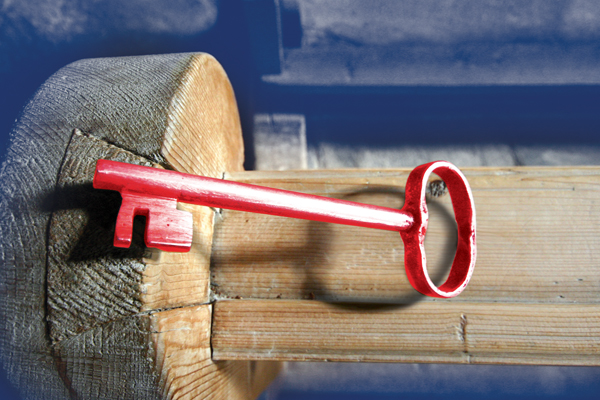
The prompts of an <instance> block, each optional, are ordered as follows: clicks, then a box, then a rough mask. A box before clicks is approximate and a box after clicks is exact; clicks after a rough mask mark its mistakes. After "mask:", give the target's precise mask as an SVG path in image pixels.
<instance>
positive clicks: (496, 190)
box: [211, 167, 600, 304]
mask: <svg viewBox="0 0 600 400" xmlns="http://www.w3.org/2000/svg"><path fill="white" fill-rule="evenodd" d="M464 172H465V175H466V176H467V178H468V180H469V182H470V184H471V187H472V189H473V195H474V198H475V205H476V209H477V227H478V229H477V234H478V237H477V245H478V257H477V265H476V268H475V272H474V274H473V278H472V280H471V283H470V284H469V286H468V287H467V289H466V290H465V291H464V292H463V293H462V294H461V295H460V296H459V297H457V298H455V299H452V300H451V301H453V302H511V303H512V302H524V303H544V304H547V303H555V304H570V303H579V304H598V303H599V302H600V291H598V290H597V288H598V284H599V283H600V274H599V273H598V271H597V266H598V264H599V263H600V251H599V245H598V240H597V238H598V237H600V212H599V211H598V203H599V201H600V200H599V194H600V169H598V168H597V167H589V168H588V167H582V168H529V167H527V168H525V167H520V168H476V169H464ZM407 174H408V170H381V171H362V170H360V171H356V170H355V171H295V172H252V173H235V174H230V175H229V176H228V179H233V180H239V181H243V182H250V183H256V184H261V185H266V186H273V187H279V188H284V189H290V190H298V191H303V192H307V193H314V194H319V195H326V196H332V197H337V198H344V199H349V200H356V201H362V202H365V203H372V204H378V205H383V206H389V207H400V206H401V205H402V204H403V196H402V188H403V187H404V184H405V181H406V177H407ZM449 200H450V199H449V196H448V195H447V194H442V195H441V196H439V197H435V198H431V199H429V200H428V202H429V205H430V207H429V208H430V212H431V219H430V225H429V230H428V232H427V237H426V251H427V257H428V266H429V272H430V275H431V276H432V278H433V280H434V282H437V283H438V284H439V283H441V282H442V281H443V280H444V278H445V275H446V273H447V271H448V269H449V266H450V263H451V260H452V257H453V252H454V246H455V242H454V240H455V239H454V238H455V229H456V228H455V226H454V222H453V217H452V212H451V207H450V203H449ZM211 284H212V285H213V286H212V289H213V292H214V293H215V295H216V296H217V298H220V299H223V298H236V297H242V298H253V299H276V298H282V299H309V298H316V299H318V300H324V301H335V302H368V303H404V304H408V303H412V302H415V301H432V299H429V298H427V299H423V298H422V296H420V295H419V294H418V293H416V292H415V291H414V290H413V289H412V288H411V286H410V284H409V283H408V281H407V279H406V275H405V272H404V268H403V246H402V242H401V240H400V237H399V235H398V234H396V233H394V232H384V231H377V230H370V229H365V228H354V227H347V226H340V225H333V224H324V223H317V222H310V221H301V220H292V219H287V218H282V217H272V216H265V215H259V214H249V213H241V212H235V211H227V210H223V211H222V212H221V213H220V214H219V217H218V218H217V224H216V227H215V237H214V243H213V254H212V258H211Z"/></svg>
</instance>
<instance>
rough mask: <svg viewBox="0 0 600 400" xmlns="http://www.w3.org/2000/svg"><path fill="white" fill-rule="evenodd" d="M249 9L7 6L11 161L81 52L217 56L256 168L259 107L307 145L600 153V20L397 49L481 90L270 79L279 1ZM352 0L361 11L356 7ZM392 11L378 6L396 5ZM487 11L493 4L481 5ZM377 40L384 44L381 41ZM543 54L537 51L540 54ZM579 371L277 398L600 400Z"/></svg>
mask: <svg viewBox="0 0 600 400" xmlns="http://www.w3.org/2000/svg"><path fill="white" fill-rule="evenodd" d="M244 3H245V4H244ZM250 3H257V4H258V3H269V2H268V1H259V0H255V1H246V2H244V1H242V0H222V1H220V2H217V3H215V4H216V7H217V8H216V11H217V13H216V14H215V16H214V18H212V19H211V18H210V17H207V18H205V19H204V20H203V19H201V18H200V19H197V20H195V21H196V22H195V23H190V24H186V23H181V24H180V23H174V22H173V21H175V22H177V21H186V20H187V19H194V18H195V15H198V14H201V13H203V12H207V11H206V10H207V9H206V8H203V7H204V6H202V4H204V3H202V2H185V1H173V2H166V1H165V2H160V1H146V2H145V1H141V0H135V1H133V0H132V1H131V4H130V5H129V7H126V6H124V5H122V4H120V3H119V2H118V1H116V0H115V1H112V0H109V1H104V2H100V3H96V2H86V1H65V2H61V1H58V0H40V1H32V0H22V1H21V2H8V1H5V2H4V5H3V6H2V8H1V9H0V93H1V94H2V95H1V96H0V148H1V149H2V152H1V153H2V154H4V153H5V149H6V147H7V146H8V142H9V132H10V130H11V127H12V124H13V123H14V121H15V120H16V119H17V118H18V116H19V113H20V111H21V109H22V108H23V107H24V105H25V104H26V102H27V100H28V99H29V98H30V97H31V96H32V95H33V93H34V92H35V90H36V89H37V88H38V87H39V86H40V85H41V84H42V83H43V82H44V81H45V80H46V79H47V78H48V77H49V76H50V75H51V74H53V73H54V72H55V71H56V70H58V69H59V68H61V67H63V66H64V65H66V64H68V63H70V62H72V61H75V60H79V59H82V58H91V57H115V56H126V55H142V54H158V53H176V52H190V51H203V52H208V53H211V54H213V55H214V56H215V57H216V58H217V59H218V60H219V61H220V62H221V64H222V65H223V66H224V68H225V70H226V71H227V73H228V75H229V77H230V80H231V82H232V85H233V87H234V89H235V91H236V96H237V100H238V105H239V109H240V115H241V119H242V127H243V130H244V135H245V139H246V148H247V150H248V151H247V161H246V168H247V169H252V168H253V163H254V160H253V155H252V151H251V149H252V143H251V140H249V139H250V135H251V132H252V120H253V115H254V114H256V113H297V114H303V115H305V117H306V124H307V140H308V143H309V145H310V146H318V145H319V143H333V144H336V143H337V144H344V145H352V146H375V147H385V146H398V145H402V144H415V145H420V146H428V145H463V144H499V145H508V146H519V145H554V146H573V145H574V146H586V147H588V148H597V147H598V146H599V145H600V140H599V137H598V132H599V131H600V113H599V112H598V106H599V104H600V102H599V100H600V86H599V85H598V83H599V82H600V41H599V38H600V33H599V32H600V29H598V27H597V26H596V25H593V24H592V25H590V26H591V28H589V27H586V26H582V28H581V32H579V34H562V33H561V31H560V29H559V28H557V27H556V29H554V27H553V26H552V24H550V27H549V28H547V27H546V28H544V29H542V28H540V29H529V30H527V29H525V30H518V29H517V30H516V31H510V30H509V31H502V30H501V31H500V33H499V34H497V35H494V34H490V33H489V32H488V31H485V30H483V29H481V28H477V26H475V27H474V28H472V30H471V31H470V32H469V35H468V36H467V37H464V36H460V32H459V31H453V30H450V31H449V35H450V36H452V35H453V34H454V35H456V38H455V40H454V41H452V40H450V41H446V42H444V41H443V40H442V41H440V40H438V39H435V38H434V39H430V38H428V37H427V34H424V35H422V36H418V35H417V36H415V37H409V38H408V39H406V40H404V42H403V43H402V45H394V46H400V47H397V48H398V49H400V50H402V51H407V52H411V54H413V56H414V58H413V61H412V62H413V66H414V65H416V66H417V67H419V66H421V67H422V68H423V71H427V68H429V67H431V66H432V65H433V66H434V67H436V66H437V68H438V69H437V70H444V66H445V65H458V64H460V65H464V64H470V65H477V66H479V67H481V70H482V71H483V72H481V73H480V74H479V75H478V77H477V79H476V81H473V82H469V81H468V77H467V78H465V76H464V74H463V73H462V72H461V71H464V70H457V72H452V71H451V72H449V74H450V75H448V76H449V78H448V79H450V80H452V79H454V81H455V82H457V83H455V84H447V83H444V82H442V81H440V80H439V79H437V77H436V76H431V78H430V80H429V81H428V79H429V78H427V73H426V72H423V74H422V75H419V76H416V77H413V78H406V81H405V82H404V84H390V85H385V84H380V85H351V86H346V85H342V84H333V85H326V84H322V83H321V84H313V85H310V84H308V85H307V84H301V83H288V84H284V85H282V84H276V83H273V82H270V81H268V80H265V79H262V77H263V76H264V75H269V74H273V73H275V74H276V73H277V71H276V69H277V65H275V66H273V63H274V64H277V60H275V61H274V60H273V55H272V52H271V53H269V51H268V43H266V44H265V46H264V48H263V46H261V45H260V44H261V43H262V42H261V40H262V39H261V37H264V38H266V39H265V40H266V41H268V40H269V38H270V36H269V31H268V28H269V26H270V25H269V24H271V22H270V16H269V14H268V5H267V6H265V7H266V8H265V10H267V11H264V10H262V9H261V6H260V4H259V6H256V5H255V4H250ZM351 3H353V4H354V5H355V6H357V4H358V3H357V2H351ZM385 3H386V2H385V1H383V2H374V3H369V4H379V6H381V7H385ZM406 3H407V4H409V3H410V5H411V7H413V9H416V10H417V11H419V12H420V15H421V16H422V15H425V17H424V21H425V22H424V23H423V24H424V25H425V28H427V24H428V22H427V21H428V19H427V13H428V12H430V11H429V10H428V9H426V6H425V5H423V6H420V5H419V3H418V2H416V3H415V2H411V1H407V2H406ZM425 3H428V2H424V3H423V4H425ZM429 3H431V2H429ZM456 3H457V4H458V5H464V4H467V5H468V6H469V7H470V8H468V9H467V10H466V11H465V13H464V14H461V15H462V16H463V17H462V18H463V20H458V21H455V23H456V24H462V23H467V22H468V20H469V18H470V16H469V12H470V13H472V14H473V15H483V14H485V13H486V12H487V11H486V10H484V7H485V6H484V5H478V4H479V3H477V2H469V1H463V2H456ZM488 3H491V2H489V1H485V2H481V4H488ZM497 3H499V4H500V6H501V7H500V11H499V12H500V13H502V12H504V11H503V10H505V11H506V12H509V11H510V10H511V7H513V8H514V7H517V13H518V12H520V11H519V8H518V6H515V4H518V3H519V2H511V1H505V2H497ZM538 3H539V2H538ZM575 3H577V4H578V7H580V8H581V10H582V12H583V13H585V12H588V14H589V13H591V14H593V15H596V14H594V13H597V11H598V10H597V9H596V8H594V7H595V6H594V2H586V1H580V2H576V1H567V0H565V1H547V2H545V3H544V4H547V5H541V6H538V8H541V9H543V8H544V7H547V8H549V9H550V8H556V7H558V8H560V7H569V6H573V4H575ZM205 4H208V6H207V7H208V10H209V11H210V10H211V8H210V6H211V4H213V2H211V1H207V2H205ZM458 5H457V6H458ZM281 6H282V9H284V11H285V9H286V7H288V11H289V12H287V13H284V14H282V15H283V19H282V27H283V32H282V34H281V35H282V40H283V46H284V48H287V49H294V48H299V47H300V46H301V43H303V40H304V39H303V35H304V33H303V31H302V29H301V26H300V23H299V20H298V18H299V17H298V15H297V14H295V13H294V12H293V11H294V2H293V1H283V0H282V1H281ZM357 7H359V9H358V10H357V12H358V13H360V12H363V11H365V10H361V9H360V6H357ZM362 7H363V8H364V7H365V6H362ZM502 7H504V8H505V9H504V8H502ZM257 10H258V11H257ZM290 10H291V11H290ZM538 11H539V10H538ZM550 11H552V12H554V11H553V10H550ZM556 12H557V13H558V12H560V10H559V11H556ZM167 14H168V15H167ZM165 15H167V17H168V18H167V17H165ZM520 17H521V18H523V19H525V20H526V21H527V20H528V18H529V20H534V19H535V18H536V15H534V14H532V15H530V16H527V15H520ZM78 18H79V19H81V18H83V19H84V21H83V22H81V23H79V24H77V23H75V22H77V19H78ZM160 18H163V20H164V22H165V23H164V24H162V25H161V24H157V25H153V24H152V23H145V22H144V21H153V20H155V19H159V20H160ZM73 21H75V22H73ZM492 22H493V21H492ZM592 22H593V21H592ZM557 24H558V22H557ZM533 25H535V24H533ZM261 26H264V27H265V32H266V33H265V32H260V29H259V28H260V27H261ZM257 27H259V28H257ZM437 27H438V25H436V24H435V22H431V26H430V28H431V29H430V30H429V31H435V30H436V29H437ZM478 29H480V30H481V32H480V31H478ZM586 29H587V30H586ZM261 35H262V36H261ZM319 40H321V41H326V42H327V43H328V46H331V47H335V46H341V47H343V48H352V49H358V50H356V51H358V52H360V51H361V50H360V48H361V46H362V47H364V46H367V44H365V43H364V42H361V41H360V40H357V39H356V38H354V36H353V35H352V34H348V35H346V36H343V35H342V36H340V34H339V32H335V31H332V32H330V35H329V36H328V37H326V38H320V39H319ZM436 40H437V41H436ZM257 44H258V47H257ZM374 46H375V47H377V46H380V47H381V46H383V45H382V44H381V43H375V44H374ZM440 46H446V47H447V48H450V49H451V51H449V52H448V53H445V54H444V55H443V56H441V55H440V56H439V57H438V56H427V57H426V56H424V54H435V53H436V51H437V50H436V49H439V48H440ZM383 47H385V46H383ZM392 47H393V46H392ZM446 47H445V48H446ZM265 48H267V49H266V50H265ZM517 48H526V49H528V52H527V54H525V55H522V54H521V55H519V54H520V53H518V52H517V53H518V54H517V53H514V52H513V53H511V50H510V49H517ZM428 49H429V50H428ZM263 51H264V52H265V54H263V53H262V52H263ZM352 51H355V50H352ZM499 52H500V53H502V52H504V53H503V54H508V55H507V56H505V57H506V60H508V61H506V63H508V64H510V65H511V66H512V67H514V68H516V70H518V71H525V72H527V71H529V72H531V70H532V69H535V68H536V65H537V66H539V62H541V61H543V62H545V63H547V64H548V65H552V64H556V65H562V64H561V63H563V64H564V60H566V59H567V60H570V62H571V63H572V65H576V66H577V65H583V66H586V69H584V70H583V71H584V72H581V70H577V71H579V72H577V74H579V75H576V74H575V72H574V75H569V74H568V63H567V64H566V65H567V67H562V69H561V70H560V71H562V72H561V73H558V75H556V76H559V77H558V78H556V76H555V77H554V78H552V77H550V78H548V81H547V82H544V81H543V79H541V80H539V79H538V80H536V79H534V80H532V81H530V82H528V81H527V78H523V79H513V80H512V81H511V80H510V79H509V80H508V81H505V80H501V79H499V78H498V74H497V72H498V68H501V67H502V62H503V61H502V60H499V59H498V57H497V56H496V54H498V53H499ZM515 54H516V55H515ZM536 54H537V55H539V57H538V58H536V56H535V55H536ZM540 54H541V55H540ZM380 60H381V62H382V63H385V62H386V60H385V59H380ZM540 60H541V61H540ZM374 62H376V61H374ZM307 65H309V64H307ZM309 66H310V65H309ZM515 66H516V67H515ZM375 67H377V66H376V65H375ZM559 69H560V68H559ZM434 70H435V68H434ZM486 71H487V72H486ZM565 71H566V72H565ZM453 74H454V75H453ZM561 74H562V75H561ZM581 74H583V75H581ZM533 75H534V76H535V74H533ZM525 76H531V75H527V74H525ZM513 78H514V76H513ZM517 78H518V77H517ZM465 79H467V81H465ZM507 82H508V83H507ZM449 368H450V367H449ZM473 368H477V367H473ZM497 368H498V370H497V371H498V373H499V375H501V376H502V374H505V373H506V371H507V369H510V368H512V370H511V371H517V372H514V374H517V375H521V376H527V374H532V376H533V375H535V374H539V373H540V371H542V370H543V368H537V369H531V368H529V367H507V366H498V367H497ZM515 368H520V369H515ZM465 371H466V372H468V371H469V370H465ZM574 371H575V372H574ZM576 371H582V373H583V372H584V374H585V375H586V376H587V378H586V379H585V380H583V381H577V380H572V379H563V380H562V381H561V382H562V383H561V385H559V388H558V389H557V390H555V391H553V392H552V394H548V393H546V392H545V393H544V394H540V395H538V394H536V387H537V386H536V385H537V384H536V385H532V386H531V387H530V388H527V385H524V386H523V388H522V389H519V390H521V391H520V392H519V393H514V390H512V389H511V383H510V382H499V381H494V382H492V384H489V382H487V383H488V385H487V386H486V387H487V389H482V390H480V391H475V392H474V391H472V390H468V389H465V388H464V387H462V386H460V385H455V386H452V385H449V386H448V385H447V386H446V387H445V392H444V393H443V394H439V395H435V394H432V393H429V392H426V391H420V392H410V391H407V392H404V391H402V390H401V389H396V390H395V391H394V390H392V389H389V391H388V392H383V391H377V390H376V389H373V387H372V386H369V385H368V384H365V385H364V387H365V388H370V389H369V391H361V390H360V389H352V391H349V390H346V389H344V388H343V387H341V388H335V391H326V390H325V389H322V388H321V389H318V390H316V389H305V390H302V389H299V388H298V387H293V386H291V387H290V386H286V385H285V383H283V384H282V385H281V388H280V390H278V391H277V390H273V391H272V393H271V397H270V398H277V399H286V400H291V399H306V398H310V399H314V400H316V399H325V398H327V399H333V398H343V399H395V398H403V399H425V398H427V399H436V398H442V396H443V397H444V398H445V399H452V398H462V399H465V398H485V399H501V398H507V397H510V398H512V399H534V398H545V399H567V398H569V399H570V398H573V399H574V398H577V399H592V398H594V399H596V398H598V397H599V395H598V394H599V393H600V383H599V382H598V381H600V379H594V377H599V378H600V372H598V370H597V369H595V368H583V369H582V368H580V369H578V370H576V369H573V370H571V372H570V373H571V374H574V375H576ZM511 373H512V372H511ZM509 375H510V374H509ZM536 376H537V375H536ZM532 379H533V378H532ZM538 384H539V383H538ZM0 398H4V399H18V398H19V397H18V395H17V393H16V391H15V390H14V389H13V388H12V387H11V386H10V384H9V383H8V382H7V380H6V376H5V373H4V372H3V373H2V374H0ZM264 398H266V395H265V397H264Z"/></svg>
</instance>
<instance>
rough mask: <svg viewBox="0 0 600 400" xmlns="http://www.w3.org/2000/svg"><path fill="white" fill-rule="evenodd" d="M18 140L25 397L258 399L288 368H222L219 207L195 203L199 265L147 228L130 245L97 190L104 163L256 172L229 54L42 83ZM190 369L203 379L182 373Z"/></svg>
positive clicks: (15, 229)
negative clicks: (214, 288) (246, 167)
mask: <svg viewBox="0 0 600 400" xmlns="http://www.w3.org/2000/svg"><path fill="white" fill-rule="evenodd" d="M13 136H14V138H15V139H14V140H13V143H12V145H11V148H10V149H9V153H8V156H7V161H6V163H5V164H4V166H3V170H2V172H1V181H2V185H1V189H2V193H1V194H2V196H1V198H0V201H1V202H2V208H1V209H0V229H1V233H2V237H1V238H0V240H1V243H0V250H1V251H0V256H1V263H0V290H1V296H0V313H1V317H2V318H0V321H1V323H0V329H1V332H0V333H1V334H0V344H1V350H2V353H1V354H2V363H3V364H4V368H5V369H6V370H7V371H8V376H9V379H10V380H11V381H12V382H13V384H15V386H17V387H19V389H20V390H21V392H22V395H23V397H24V398H26V399H39V398H48V399H55V398H56V399H63V398H70V399H72V398H96V399H135V398H144V399H146V398H165V396H166V397H167V398H172V399H178V398H191V397H193V396H196V395H198V393H200V392H198V390H197V389H196V387H197V385H204V386H203V387H204V388H205V389H206V391H204V392H202V394H201V396H203V397H205V398H223V397H228V396H230V394H231V396H233V394H236V395H235V396H233V397H232V398H246V399H251V398H253V397H256V396H257V395H258V393H259V392H260V390H262V389H263V388H264V387H265V386H266V384H267V383H268V382H269V381H270V379H272V378H273V377H274V376H275V374H276V372H277V368H278V367H279V365H278V364H265V365H257V364H256V363H253V362H247V361H243V362H219V363H213V362H212V361H211V360H210V357H209V353H208V352H209V350H210V342H209V336H208V333H207V332H209V330H208V329H210V313H208V314H207V310H210V307H209V306H208V305H205V306H203V307H204V311H201V312H200V311H199V312H196V311H197V308H198V307H200V308H202V305H204V304H207V303H209V301H210V297H209V291H208V286H209V285H208V283H209V258H210V248H211V240H212V230H213V225H212V221H213V213H214V211H213V210H211V209H208V208H202V207H192V208H191V209H190V210H191V211H192V212H193V213H194V219H195V232H194V244H193V249H192V251H191V252H190V253H187V254H185V255H180V254H179V255H177V254H169V253H160V252H155V251H148V250H147V249H145V248H144V246H143V244H142V241H141V236H142V234H143V221H139V222H140V223H136V224H135V226H134V244H133V245H132V247H131V248H130V249H116V248H114V247H113V246H112V235H113V233H114V221H115V218H116V215H117V211H118V208H119V204H120V198H119V195H118V193H116V192H115V193H109V192H106V191H99V190H94V189H92V186H91V180H92V176H93V171H94V165H95V162H96V160H97V159H98V158H108V159H114V160H120V161H125V162H131V163H136V164H143V165H154V166H156V167H161V168H169V169H173V168H175V169H179V170H181V171H184V172H192V173H199V174H204V175H208V176H212V177H217V178H220V177H222V176H223V173H224V171H225V170H232V171H236V170H239V169H241V168H242V162H243V148H242V141H241V129H240V124H239V116H238V115H237V107H236V105H235V99H234V96H233V91H232V89H231V86H230V84H229V81H228V79H227V76H226V75H225V72H224V71H223V70H222V68H221V67H220V65H219V64H218V63H217V62H216V61H215V60H214V58H213V57H211V56H209V55H206V54H172V55H164V56H144V57H126V58H116V59H99V60H82V61H79V62H76V63H74V64H71V65H69V66H67V67H65V68H63V69H61V70H60V71H59V72H57V73H56V74H55V75H54V76H52V77H51V78H50V79H49V80H48V81H47V82H46V83H45V84H44V85H43V86H42V87H41V88H40V90H39V91H38V93H37V94H36V95H35V96H34V98H33V99H32V101H31V103H30V104H29V105H28V106H27V107H26V109H25V110H24V112H23V116H22V117H21V118H20V120H19V122H18V123H17V125H16V127H15V132H13ZM183 207H185V206H183ZM173 310H178V311H173ZM171 311H173V312H172V313H171ZM190 312H191V313H192V314H194V316H195V318H196V319H194V318H191V317H190V318H188V317H185V318H180V317H176V316H177V315H187V314H186V313H190ZM196 331H198V332H199V335H198V336H197V337H196V336H194V337H193V338H192V337H190V336H189V335H188V336H186V334H188V333H189V332H196ZM178 332H179V333H178ZM202 332H204V333H202ZM192 339H193V340H192ZM187 343H189V344H190V345H189V346H188V347H186V344H187ZM162 368H165V370H162ZM182 371H183V372H182ZM188 371H189V372H190V373H191V375H190V376H193V377H194V379H196V380H197V383H193V382H191V381H190V380H189V376H188V377H183V376H179V375H178V373H180V372H181V373H185V374H187V372H188ZM211 371H212V372H211ZM215 371H216V372H215ZM256 371H258V372H256ZM204 373H206V374H207V375H206V376H205V375H204ZM259 374H262V375H259ZM213 378H214V379H216V381H215V382H211V379H213ZM217 381H218V384H217ZM236 396H237V397H236Z"/></svg>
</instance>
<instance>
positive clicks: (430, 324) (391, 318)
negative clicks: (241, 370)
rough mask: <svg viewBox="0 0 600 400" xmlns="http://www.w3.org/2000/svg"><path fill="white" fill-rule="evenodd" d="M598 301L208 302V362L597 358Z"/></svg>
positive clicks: (570, 361)
mask: <svg viewBox="0 0 600 400" xmlns="http://www.w3.org/2000/svg"><path fill="white" fill-rule="evenodd" d="M598 311H599V307H598V306H597V305H589V304H587V305H581V304H519V303H473V302H446V301H443V302H437V301H436V302H419V303H416V304H413V305H395V306H390V305H386V306H377V305H368V306H366V305H362V306H359V305H343V304H331V303H324V302H320V301H308V300H304V301H297V300H228V301H220V302H217V303H216V305H215V313H214V322H213V323H214V326H213V333H212V336H213V337H212V346H213V358H214V359H216V360H246V359H251V360H290V361H307V360H311V361H385V362H419V363H421V362H436V363H439V362H453V363H495V364H496V363H497V364H549V365H600V343H599V342H598V337H599V336H600V317H598Z"/></svg>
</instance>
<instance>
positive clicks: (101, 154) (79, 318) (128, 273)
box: [47, 130, 152, 343]
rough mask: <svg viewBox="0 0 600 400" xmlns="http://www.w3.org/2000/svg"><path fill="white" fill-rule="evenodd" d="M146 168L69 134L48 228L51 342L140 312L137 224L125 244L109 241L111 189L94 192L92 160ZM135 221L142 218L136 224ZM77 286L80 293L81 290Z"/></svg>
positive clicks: (114, 204)
mask: <svg viewBox="0 0 600 400" xmlns="http://www.w3.org/2000/svg"><path fill="white" fill-rule="evenodd" d="M98 159H111V160H115V161H121V162H127V163H132V164H138V165H146V166H151V165H152V163H150V162H149V161H148V160H147V159H144V158H142V157H139V156H135V155H133V154H132V153H130V152H127V151H124V150H122V149H119V148H118V147H116V146H113V145H110V144H108V143H106V142H104V141H102V140H99V139H95V138H93V137H88V136H83V135H82V134H81V133H80V132H79V131H77V130H76V131H75V133H74V134H73V137H72V139H71V142H70V144H69V147H68V149H67V152H66V155H65V159H64V162H63V165H62V168H61V171H60V174H59V178H58V184H57V186H56V203H55V206H54V208H53V211H54V212H53V214H52V218H51V222H50V225H49V242H48V266H47V267H48V272H47V276H48V283H47V293H48V295H47V300H48V304H47V310H48V328H49V333H50V338H51V340H52V342H53V343H56V342H59V341H61V340H63V339H66V338H69V337H71V336H73V335H76V334H78V333H80V332H85V331H87V330H89V329H90V328H92V327H95V326H98V325H102V324H105V323H107V322H110V321H114V320H116V319H119V318H123V317H126V316H129V315H133V314H137V313H139V312H140V311H141V308H142V301H141V299H140V293H139V291H140V284H141V282H142V273H143V272H144V270H145V269H146V264H145V263H144V262H143V260H142V257H143V255H144V250H145V249H144V246H143V240H142V235H143V229H144V227H143V225H141V224H138V226H137V228H140V229H138V230H137V232H136V233H137V235H136V238H135V239H137V240H134V241H133V243H132V246H131V248H129V249H119V248H116V247H114V246H113V243H112V241H113V235H114V220H115V218H116V215H117V213H118V211H119V207H120V205H121V196H120V195H119V194H118V193H117V192H111V191H99V190H95V189H94V188H93V187H92V185H91V182H92V179H93V177H94V170H95V167H96V160H98ZM140 222H142V221H140ZM82 288H84V290H82Z"/></svg>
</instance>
